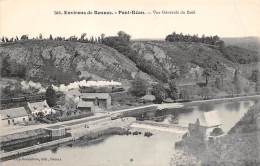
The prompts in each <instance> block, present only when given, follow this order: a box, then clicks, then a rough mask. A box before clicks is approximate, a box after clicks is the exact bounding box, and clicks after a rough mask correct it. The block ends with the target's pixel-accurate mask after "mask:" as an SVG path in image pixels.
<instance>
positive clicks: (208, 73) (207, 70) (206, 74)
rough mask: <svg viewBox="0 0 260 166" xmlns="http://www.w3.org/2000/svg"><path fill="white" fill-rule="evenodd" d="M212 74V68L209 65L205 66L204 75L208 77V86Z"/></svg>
mask: <svg viewBox="0 0 260 166" xmlns="http://www.w3.org/2000/svg"><path fill="white" fill-rule="evenodd" d="M210 75H211V69H210V68H209V67H206V68H204V70H203V73H202V76H203V77H205V79H206V86H207V85H208V82H209V77H210Z"/></svg>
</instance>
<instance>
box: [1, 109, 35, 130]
mask: <svg viewBox="0 0 260 166" xmlns="http://www.w3.org/2000/svg"><path fill="white" fill-rule="evenodd" d="M0 114H1V125H2V126H6V125H15V124H26V123H27V122H29V121H32V117H31V116H30V115H29V114H28V113H27V111H26V110H25V108H24V107H18V108H10V109H5V110H0Z"/></svg>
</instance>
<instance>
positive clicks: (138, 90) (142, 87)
mask: <svg viewBox="0 0 260 166" xmlns="http://www.w3.org/2000/svg"><path fill="white" fill-rule="evenodd" d="M146 91H147V83H146V81H145V80H143V79H141V78H140V77H136V78H135V79H134V81H133V82H132V87H131V89H130V92H131V93H132V94H133V95H134V96H137V97H141V96H144V95H145V94H146Z"/></svg>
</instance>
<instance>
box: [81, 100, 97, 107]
mask: <svg viewBox="0 0 260 166" xmlns="http://www.w3.org/2000/svg"><path fill="white" fill-rule="evenodd" d="M93 105H94V104H93V102H86V101H80V102H79V103H78V107H81V108H82V107H92V106H93Z"/></svg>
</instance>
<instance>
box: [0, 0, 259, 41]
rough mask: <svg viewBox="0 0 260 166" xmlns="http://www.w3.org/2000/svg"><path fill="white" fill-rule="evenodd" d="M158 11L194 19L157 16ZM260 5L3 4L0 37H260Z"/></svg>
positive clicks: (62, 0)
mask: <svg viewBox="0 0 260 166" xmlns="http://www.w3.org/2000/svg"><path fill="white" fill-rule="evenodd" d="M64 10H66V11H94V10H97V11H112V12H118V11H119V10H126V11H128V10H138V11H145V12H151V14H145V15H119V14H114V15H55V14H54V11H62V12H63V11H64ZM153 10H156V11H162V10H167V11H176V10H177V11H185V12H186V11H187V10H189V11H192V10H195V14H171V15H163V14H160V15H155V14H153ZM259 18H260V0H0V36H7V37H15V36H21V35H23V34H27V35H29V36H30V37H36V36H38V35H39V34H40V33H41V34H43V36H44V37H47V36H49V34H52V35H53V36H65V37H69V36H72V35H76V36H80V34H82V33H87V36H92V35H93V36H99V35H100V34H102V33H104V34H105V35H106V36H110V35H116V33H117V32H118V31H120V30H123V31H125V32H126V33H128V34H130V35H131V37H132V38H133V39H146V38H150V39H160V38H165V36H166V35H168V34H170V33H172V32H177V33H181V32H182V33H184V34H198V35H202V34H205V35H218V36H220V37H244V36H258V37H259V36H260V28H259V27H260V21H257V20H258V19H259Z"/></svg>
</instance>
